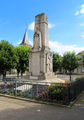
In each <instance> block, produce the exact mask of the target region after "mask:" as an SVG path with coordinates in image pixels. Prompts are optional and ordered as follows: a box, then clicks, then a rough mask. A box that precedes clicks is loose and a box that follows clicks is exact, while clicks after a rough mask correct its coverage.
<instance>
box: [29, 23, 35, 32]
mask: <svg viewBox="0 0 84 120" xmlns="http://www.w3.org/2000/svg"><path fill="white" fill-rule="evenodd" d="M34 24H35V22H32V23H31V24H30V25H29V26H28V29H30V30H34Z"/></svg>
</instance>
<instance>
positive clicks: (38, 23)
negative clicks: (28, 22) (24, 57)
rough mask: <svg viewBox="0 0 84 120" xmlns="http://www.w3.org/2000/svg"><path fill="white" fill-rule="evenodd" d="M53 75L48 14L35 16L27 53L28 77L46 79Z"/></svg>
mask: <svg viewBox="0 0 84 120" xmlns="http://www.w3.org/2000/svg"><path fill="white" fill-rule="evenodd" d="M50 76H53V54H52V52H50V48H49V38H48V16H47V15H46V14H44V13H41V14H38V15H37V16H35V26H34V38H33V48H32V50H31V52H30V53H29V72H28V73H27V78H28V79H38V80H41V79H47V78H49V77H50Z"/></svg>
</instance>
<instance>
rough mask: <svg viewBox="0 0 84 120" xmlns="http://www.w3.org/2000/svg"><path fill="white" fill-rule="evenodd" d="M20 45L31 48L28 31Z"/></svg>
mask: <svg viewBox="0 0 84 120" xmlns="http://www.w3.org/2000/svg"><path fill="white" fill-rule="evenodd" d="M20 45H28V46H31V45H30V42H29V39H28V34H27V30H26V31H25V34H24V37H23V40H22V43H21V44H20Z"/></svg>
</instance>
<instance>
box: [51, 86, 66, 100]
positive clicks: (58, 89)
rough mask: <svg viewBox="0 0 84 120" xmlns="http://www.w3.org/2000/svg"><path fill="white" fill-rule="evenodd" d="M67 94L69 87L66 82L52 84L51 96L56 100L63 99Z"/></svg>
mask: <svg viewBox="0 0 84 120" xmlns="http://www.w3.org/2000/svg"><path fill="white" fill-rule="evenodd" d="M66 95H67V87H66V86H65V84H51V85H50V86H49V98H50V99H52V100H54V99H56V100H58V101H60V100H63V99H64V98H65V97H66Z"/></svg>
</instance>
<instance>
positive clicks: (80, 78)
mask: <svg viewBox="0 0 84 120" xmlns="http://www.w3.org/2000/svg"><path fill="white" fill-rule="evenodd" d="M82 79H84V77H77V78H76V79H75V80H82Z"/></svg>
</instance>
